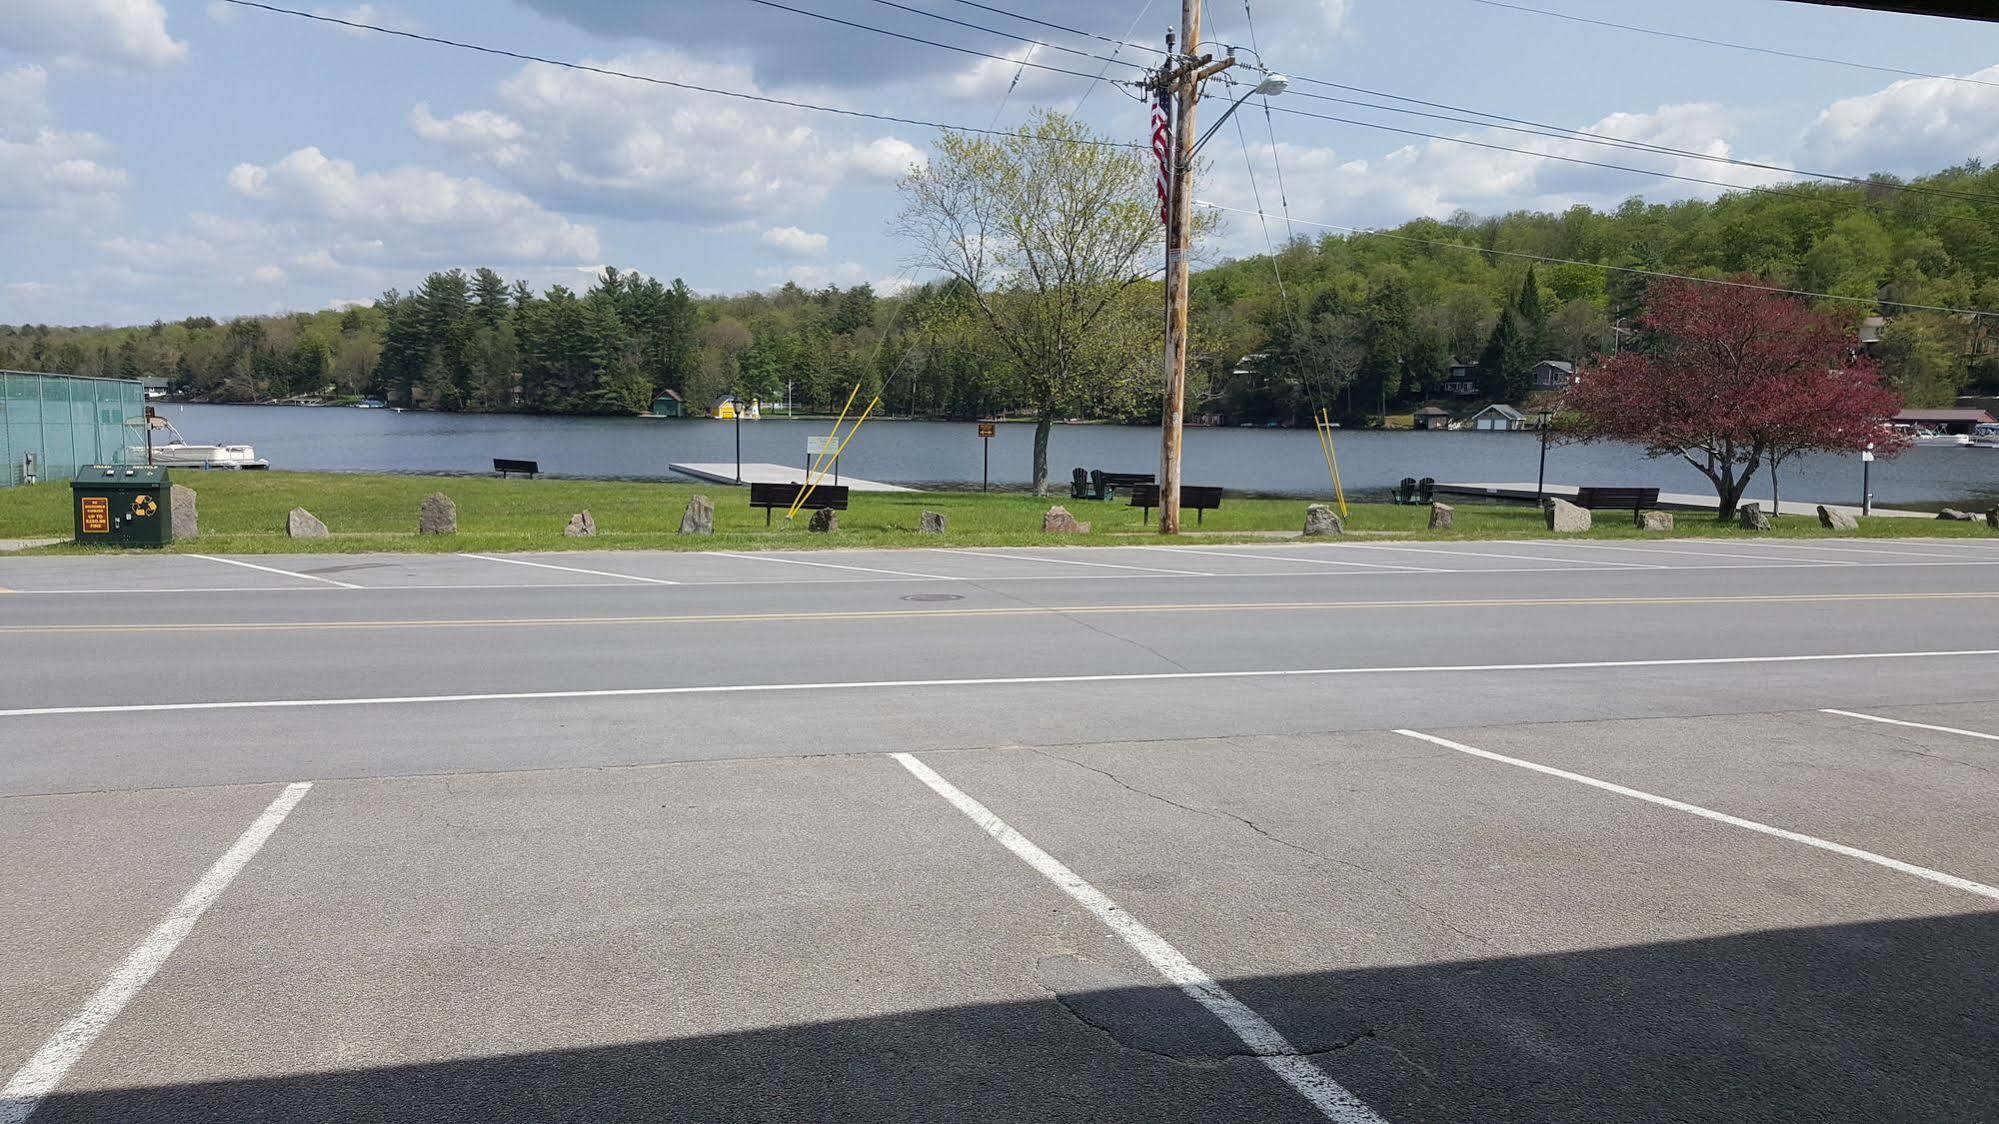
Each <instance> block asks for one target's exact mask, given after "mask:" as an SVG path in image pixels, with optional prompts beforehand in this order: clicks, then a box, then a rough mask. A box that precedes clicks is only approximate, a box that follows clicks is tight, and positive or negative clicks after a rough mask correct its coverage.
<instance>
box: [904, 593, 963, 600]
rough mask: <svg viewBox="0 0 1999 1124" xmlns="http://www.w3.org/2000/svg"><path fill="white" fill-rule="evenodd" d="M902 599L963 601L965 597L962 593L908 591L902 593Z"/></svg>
mask: <svg viewBox="0 0 1999 1124" xmlns="http://www.w3.org/2000/svg"><path fill="white" fill-rule="evenodd" d="M902 599H903V600H904V601H963V600H964V599H965V598H964V595H963V594H958V593H908V594H904V595H903V598H902Z"/></svg>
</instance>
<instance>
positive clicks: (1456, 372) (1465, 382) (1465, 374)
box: [1437, 359, 1478, 398]
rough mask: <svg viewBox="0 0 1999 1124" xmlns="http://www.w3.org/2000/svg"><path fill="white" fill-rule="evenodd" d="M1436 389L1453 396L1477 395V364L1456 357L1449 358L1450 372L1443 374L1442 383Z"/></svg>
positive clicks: (1466, 396)
mask: <svg viewBox="0 0 1999 1124" xmlns="http://www.w3.org/2000/svg"><path fill="white" fill-rule="evenodd" d="M1437 389H1439V390H1441V391H1442V392H1443V393H1445V394H1448V395H1450V396H1451V397H1453V398H1476V397H1478V365H1477V364H1475V363H1466V362H1464V361H1462V360H1458V359H1453V360H1451V370H1450V373H1449V374H1448V375H1446V376H1444V381H1443V383H1442V384H1440V385H1439V386H1438V388H1437Z"/></svg>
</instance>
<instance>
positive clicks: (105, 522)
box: [76, 496, 111, 535]
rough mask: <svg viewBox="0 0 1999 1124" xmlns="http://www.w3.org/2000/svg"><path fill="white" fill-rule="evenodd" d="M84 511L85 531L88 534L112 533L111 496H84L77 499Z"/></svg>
mask: <svg viewBox="0 0 1999 1124" xmlns="http://www.w3.org/2000/svg"><path fill="white" fill-rule="evenodd" d="M76 502H77V505H78V507H79V509H80V510H81V511H82V512H83V533H84V534H86V535H108V534H110V533H111V498H110V497H109V496H83V497H81V498H79V499H78V500H77V501H76Z"/></svg>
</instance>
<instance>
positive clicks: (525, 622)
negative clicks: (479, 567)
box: [0, 591, 1999, 636]
mask: <svg viewBox="0 0 1999 1124" xmlns="http://www.w3.org/2000/svg"><path fill="white" fill-rule="evenodd" d="M1992 600H1999V591H1993V592H1959V593H1788V594H1786V593H1773V594H1743V595H1733V596H1721V595H1717V596H1710V597H1495V598H1450V599H1435V600H1410V601H1235V602H1219V603H1188V604H1177V605H1176V604H1164V605H1047V606H1042V605H1009V606H1000V607H995V608H959V609H856V610H850V611H827V612H791V613H684V614H673V615H655V616H624V617H482V618H472V619H440V620H420V619H419V620H360V621H239V622H233V623H232V622H198V621H193V622H178V623H163V624H137V623H128V624H34V625H6V626H0V635H42V636H51V635H53V636H75V635H95V634H100V633H106V634H129V633H150V632H313V631H379V630H390V629H428V628H574V627H584V626H592V625H663V624H756V623H786V622H811V621H826V622H833V623H839V622H845V621H894V620H922V619H960V618H967V617H1044V616H1059V617H1071V616H1120V615H1127V614H1151V613H1254V612H1287V613H1297V612H1343V611H1351V610H1369V609H1485V608H1529V607H1563V606H1567V607H1576V608H1614V607H1627V606H1629V607H1642V606H1674V605H1809V604H1837V603H1854V602H1865V601H1992Z"/></svg>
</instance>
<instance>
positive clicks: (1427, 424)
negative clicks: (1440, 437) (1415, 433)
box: [1412, 406, 1451, 430]
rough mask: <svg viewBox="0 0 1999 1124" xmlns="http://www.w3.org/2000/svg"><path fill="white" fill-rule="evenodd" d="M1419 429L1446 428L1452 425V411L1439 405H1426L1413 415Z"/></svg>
mask: <svg viewBox="0 0 1999 1124" xmlns="http://www.w3.org/2000/svg"><path fill="white" fill-rule="evenodd" d="M1412 419H1413V420H1414V422H1415V425H1416V428H1417V429H1436V430H1444V429H1449V428H1450V427H1451V412H1450V411H1449V410H1446V409H1443V408H1442V407H1438V406H1425V407H1423V408H1422V409H1420V410H1418V411H1416V412H1415V414H1413V415H1412Z"/></svg>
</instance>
